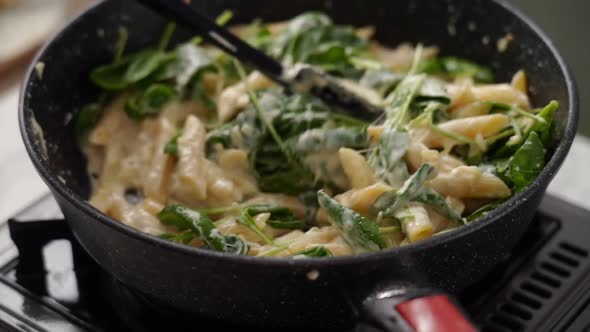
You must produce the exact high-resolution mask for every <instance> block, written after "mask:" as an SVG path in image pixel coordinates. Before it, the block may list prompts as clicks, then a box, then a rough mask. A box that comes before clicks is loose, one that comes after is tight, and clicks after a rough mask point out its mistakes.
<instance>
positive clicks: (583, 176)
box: [0, 85, 590, 223]
mask: <svg viewBox="0 0 590 332" xmlns="http://www.w3.org/2000/svg"><path fill="white" fill-rule="evenodd" d="M18 91H19V87H18V85H14V86H12V87H10V88H8V89H7V90H4V91H0V186H1V188H2V190H0V223H2V222H4V221H5V220H6V219H7V218H9V217H10V216H12V215H14V214H15V213H16V212H18V211H19V210H20V209H22V208H24V207H26V206H27V205H28V204H29V203H31V202H33V201H34V200H36V199H37V198H39V197H41V196H42V195H44V194H45V193H47V192H48V189H47V187H46V186H45V184H44V183H43V181H41V179H40V177H39V175H37V173H36V171H35V169H34V168H33V165H32V163H31V162H30V160H29V157H28V155H27V153H26V151H25V148H24V145H23V143H22V140H21V137H20V132H19V129H18V119H17V109H18V107H17V104H18ZM588 165H590V140H589V139H588V138H586V137H583V136H578V137H577V138H576V140H575V142H574V145H573V147H572V150H571V152H570V155H569V156H568V158H567V159H566V162H565V164H564V165H563V167H562V168H561V170H560V172H559V173H558V174H557V176H556V177H555V180H554V181H553V182H552V183H551V185H550V187H549V192H550V193H551V194H554V195H556V196H558V197H561V198H563V199H565V200H567V201H570V202H572V203H575V204H579V205H581V206H584V207H586V208H588V209H590V200H589V199H588V198H587V197H586V196H585V195H589V194H590V176H588V175H587V172H588Z"/></svg>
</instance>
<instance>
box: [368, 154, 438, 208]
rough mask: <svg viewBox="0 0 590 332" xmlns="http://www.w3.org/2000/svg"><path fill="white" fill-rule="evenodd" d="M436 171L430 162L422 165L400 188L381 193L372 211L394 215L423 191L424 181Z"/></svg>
mask: <svg viewBox="0 0 590 332" xmlns="http://www.w3.org/2000/svg"><path fill="white" fill-rule="evenodd" d="M435 171H436V170H435V169H434V167H432V166H431V165H429V164H424V165H422V166H421V167H420V168H419V169H418V170H417V171H416V173H414V174H413V175H412V176H411V177H410V178H409V179H408V180H406V182H405V183H404V185H403V186H402V187H401V188H400V189H399V190H390V191H387V192H385V193H383V194H381V196H379V197H378V198H377V200H375V202H374V203H373V206H371V213H372V214H374V215H377V214H379V213H381V214H382V216H383V217H393V216H394V213H395V212H396V211H397V210H398V209H399V208H401V207H402V206H403V205H405V204H406V203H408V202H410V201H413V200H415V199H416V198H417V197H418V196H419V195H421V194H422V193H423V190H424V182H426V181H427V180H430V179H431V178H432V177H433V176H434V174H435Z"/></svg>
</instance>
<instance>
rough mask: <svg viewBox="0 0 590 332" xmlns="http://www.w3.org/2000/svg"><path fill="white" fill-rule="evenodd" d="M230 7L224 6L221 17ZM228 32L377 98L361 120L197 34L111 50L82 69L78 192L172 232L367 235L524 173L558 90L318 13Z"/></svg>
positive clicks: (522, 180)
mask: <svg viewBox="0 0 590 332" xmlns="http://www.w3.org/2000/svg"><path fill="white" fill-rule="evenodd" d="M230 19H231V13H229V12H226V13H223V14H222V15H221V16H220V17H219V18H218V22H219V23H220V24H226V23H228V21H229V20H230ZM234 31H235V32H236V33H238V34H239V35H241V36H242V37H243V38H245V39H246V40H247V41H248V42H250V43H251V44H252V45H253V46H255V47H257V48H259V49H261V50H263V51H265V52H267V53H268V54H270V55H271V56H274V57H276V58H278V59H280V60H281V61H282V62H283V63H285V64H286V65H289V66H291V65H295V64H298V63H306V64H310V65H312V66H315V67H317V68H319V69H321V70H323V71H325V72H327V73H330V74H331V75H333V76H336V77H338V78H339V79H340V80H341V83H342V84H343V85H345V86H346V87H348V88H349V89H351V90H353V91H355V93H357V94H359V95H361V96H362V97H364V98H365V99H367V100H368V101H370V102H372V103H375V104H377V105H379V106H381V107H382V108H383V109H384V110H385V111H384V113H383V114H382V115H380V116H379V117H378V118H377V119H375V121H373V122H371V123H369V122H365V121H362V120H360V119H356V118H352V117H350V116H347V115H344V114H342V113H339V112H338V111H337V110H335V109H333V108H332V107H331V106H330V105H327V104H326V103H324V102H322V101H320V100H318V99H317V98H315V97H313V96H310V95H300V94H289V93H286V92H285V91H283V90H282V89H281V88H280V87H279V86H277V85H276V84H274V83H273V82H272V81H270V80H269V79H267V78H266V77H264V76H263V75H262V74H260V73H259V72H257V71H255V70H253V69H251V68H248V67H247V66H245V65H242V64H240V63H239V62H238V61H236V60H235V59H232V58H231V57H229V56H227V55H226V54H224V53H222V52H220V51H218V50H217V49H215V48H212V47H209V46H207V45H203V44H202V40H201V38H199V37H195V38H193V39H192V40H190V41H188V42H186V43H184V44H181V45H179V46H176V47H173V48H171V47H169V46H168V43H169V40H170V37H171V35H172V34H173V33H174V25H173V24H169V25H168V27H167V28H166V30H165V31H164V33H163V36H162V38H161V42H160V43H159V45H155V46H154V48H149V49H144V50H141V51H138V52H135V53H129V52H126V51H125V44H126V40H127V37H128V36H127V33H126V31H125V30H124V29H122V30H121V31H120V38H119V42H118V43H117V45H114V48H115V56H114V60H113V62H112V63H110V64H106V65H103V66H101V67H98V68H96V69H94V70H93V71H92V73H91V75H90V78H91V80H92V82H93V83H94V84H95V85H97V86H98V87H100V88H101V89H102V90H103V93H102V95H101V97H100V98H99V99H98V100H97V101H96V102H95V103H92V104H89V105H87V106H86V107H84V108H83V109H82V110H81V111H80V113H79V115H78V119H77V127H78V131H79V133H80V137H81V141H82V143H81V145H82V148H83V150H84V152H85V154H86V156H87V159H88V170H89V173H90V176H91V178H92V179H93V191H92V195H91V198H90V203H91V204H92V205H93V206H95V207H96V208H97V209H99V210H100V211H102V212H104V213H105V214H107V215H109V216H111V217H113V218H115V219H117V220H120V221H121V222H123V223H125V224H127V225H130V226H132V227H135V228H137V229H139V230H141V231H143V232H147V233H150V234H153V235H156V236H160V237H162V238H165V239H168V240H170V241H175V242H179V243H184V244H188V245H192V246H197V247H203V248H207V249H209V250H214V251H219V252H225V253H231V254H240V255H252V256H276V257H293V258H299V257H325V256H342V255H351V254H359V253H365V252H373V251H378V250H382V249H386V248H392V247H398V246H403V245H406V244H410V243H414V242H417V241H421V240H424V239H427V238H429V237H432V236H436V235H437V234H440V233H441V232H445V231H449V230H452V229H454V228H457V227H461V226H462V225H464V224H467V223H470V222H476V219H478V218H479V217H481V216H483V215H485V214H486V213H488V212H489V211H491V210H493V209H494V208H496V207H498V206H499V205H500V204H502V203H503V202H504V201H506V200H507V199H509V198H510V197H511V196H512V195H514V194H516V193H518V192H519V191H522V190H523V189H525V188H526V187H527V186H528V185H529V184H530V183H531V182H532V181H534V179H535V178H536V177H537V175H538V174H539V173H540V172H541V170H542V169H543V167H544V165H545V161H546V159H547V158H548V156H549V152H548V151H550V149H551V147H552V146H553V144H554V140H555V136H556V135H555V123H554V121H553V116H554V114H555V112H556V110H557V108H558V104H557V102H551V103H550V104H548V105H547V106H545V107H541V108H535V107H532V106H531V105H530V101H529V98H528V97H527V79H526V75H525V73H524V71H519V72H517V73H516V74H515V75H514V77H513V78H512V81H511V82H510V83H495V79H494V74H493V72H492V71H491V70H490V69H489V68H487V67H485V66H482V65H479V64H476V63H474V62H471V61H469V60H465V59H461V58H458V57H449V56H439V55H438V49H437V48H436V47H423V46H421V45H417V46H416V47H414V46H411V45H409V44H402V45H399V46H397V47H396V48H389V47H386V46H383V45H380V44H379V43H378V42H377V41H375V40H373V39H372V35H373V32H374V31H373V29H372V28H370V27H369V28H359V29H355V28H352V27H349V26H340V25H336V24H335V23H334V22H333V21H332V20H331V19H330V18H329V17H328V16H326V15H324V14H322V13H315V12H312V13H305V14H302V15H300V16H298V17H295V18H293V19H292V20H290V21H289V22H284V23H275V24H265V23H263V22H261V21H255V22H253V23H252V24H251V25H249V26H243V27H235V28H234Z"/></svg>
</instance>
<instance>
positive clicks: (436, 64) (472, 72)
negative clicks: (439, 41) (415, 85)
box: [418, 57, 494, 83]
mask: <svg viewBox="0 0 590 332" xmlns="http://www.w3.org/2000/svg"><path fill="white" fill-rule="evenodd" d="M418 72H421V73H426V74H431V75H436V74H442V75H445V76H448V77H450V78H452V79H454V78H458V77H471V78H473V79H474V80H475V81H476V82H479V83H493V82H494V74H493V73H492V71H491V70H490V69H489V68H487V67H484V66H481V65H478V64H476V63H475V62H472V61H469V60H465V59H462V58H458V57H443V58H438V59H437V58H434V59H430V60H426V61H423V62H422V63H421V64H420V66H419V68H418Z"/></svg>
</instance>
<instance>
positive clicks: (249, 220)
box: [238, 208, 274, 245]
mask: <svg viewBox="0 0 590 332" xmlns="http://www.w3.org/2000/svg"><path fill="white" fill-rule="evenodd" d="M250 212H251V211H249V209H248V208H245V209H242V211H241V212H240V215H239V217H238V222H239V223H240V224H242V225H244V226H246V227H247V228H248V229H249V230H251V231H252V232H254V233H255V234H256V235H257V236H258V237H259V238H261V239H262V240H263V241H264V242H265V243H266V244H269V245H274V241H273V240H272V239H271V238H269V237H268V235H266V233H264V231H263V230H262V229H260V227H258V225H257V224H256V222H255V221H254V216H253V215H251V214H250Z"/></svg>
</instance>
